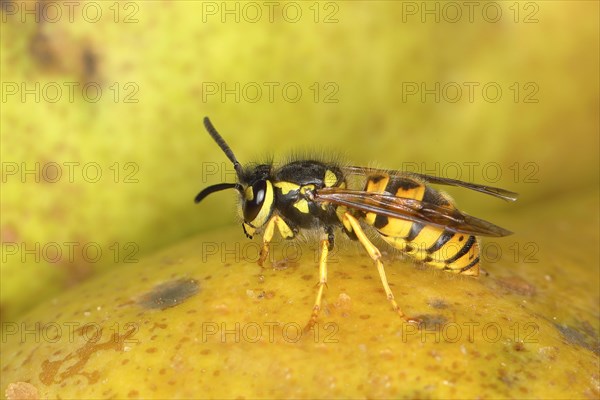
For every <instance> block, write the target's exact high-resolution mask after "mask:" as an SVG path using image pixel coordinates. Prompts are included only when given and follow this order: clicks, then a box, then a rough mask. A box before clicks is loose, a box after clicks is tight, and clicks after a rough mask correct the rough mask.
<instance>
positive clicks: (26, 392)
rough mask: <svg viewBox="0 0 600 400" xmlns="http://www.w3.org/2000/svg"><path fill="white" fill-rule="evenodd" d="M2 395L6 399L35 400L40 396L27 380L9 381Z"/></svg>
mask: <svg viewBox="0 0 600 400" xmlns="http://www.w3.org/2000/svg"><path fill="white" fill-rule="evenodd" d="M4 395H5V396H6V398H7V399H8V400H17V399H18V400H37V399H39V398H40V395H39V392H38V390H37V388H36V387H35V386H33V385H32V384H31V383H27V382H15V383H9V384H8V386H7V388H6V391H5V392H4Z"/></svg>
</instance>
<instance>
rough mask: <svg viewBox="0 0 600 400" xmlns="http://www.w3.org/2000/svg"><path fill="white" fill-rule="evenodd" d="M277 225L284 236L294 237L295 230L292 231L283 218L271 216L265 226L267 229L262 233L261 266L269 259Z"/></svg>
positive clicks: (259, 260) (287, 237) (259, 262)
mask: <svg viewBox="0 0 600 400" xmlns="http://www.w3.org/2000/svg"><path fill="white" fill-rule="evenodd" d="M275 226H277V229H278V230H279V233H280V234H281V236H282V237H284V238H286V239H289V238H293V237H294V231H292V229H291V228H290V227H289V226H288V225H287V224H286V223H285V221H284V220H283V219H281V217H280V216H278V215H274V216H273V217H271V219H270V220H269V221H268V222H267V225H266V226H265V230H264V232H263V235H262V236H263V245H262V248H261V249H260V257H259V258H258V265H260V266H261V267H262V265H263V263H264V262H265V260H266V259H267V257H268V256H269V243H270V242H271V239H273V234H274V233H275Z"/></svg>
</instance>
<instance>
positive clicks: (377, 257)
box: [344, 213, 419, 323]
mask: <svg viewBox="0 0 600 400" xmlns="http://www.w3.org/2000/svg"><path fill="white" fill-rule="evenodd" d="M344 219H345V220H346V221H348V223H349V224H350V225H351V226H352V230H353V231H354V233H355V234H356V237H357V238H358V240H359V241H360V243H361V244H362V245H363V247H364V248H365V250H366V251H367V253H369V256H370V257H371V259H373V261H375V263H376V264H377V271H378V272H379V278H380V279H381V283H382V284H383V290H385V294H386V296H387V298H388V300H389V301H390V303H391V304H392V308H393V309H394V311H396V312H397V313H398V315H399V316H400V318H402V319H404V320H405V321H407V322H411V323H419V320H418V319H415V318H410V317H408V316H407V315H406V314H404V312H402V309H401V308H400V306H399V305H398V303H396V300H395V299H394V294H393V293H392V290H391V289H390V285H389V284H388V281H387V277H386V275H385V270H384V269H383V263H382V262H381V252H380V251H379V249H378V248H377V247H375V245H374V244H373V243H371V241H370V240H369V238H367V235H365V232H364V231H363V229H362V227H361V226H360V223H359V222H358V220H357V219H356V218H354V217H353V216H352V215H350V214H348V213H345V214H344Z"/></svg>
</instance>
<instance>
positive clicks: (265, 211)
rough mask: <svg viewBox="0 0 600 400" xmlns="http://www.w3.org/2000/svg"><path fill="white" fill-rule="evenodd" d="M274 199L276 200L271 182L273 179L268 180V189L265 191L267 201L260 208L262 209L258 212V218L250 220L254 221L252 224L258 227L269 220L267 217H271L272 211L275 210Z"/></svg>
mask: <svg viewBox="0 0 600 400" xmlns="http://www.w3.org/2000/svg"><path fill="white" fill-rule="evenodd" d="M274 201H275V195H274V193H273V185H272V184H271V181H267V190H266V192H265V201H264V202H263V205H262V207H261V208H260V211H259V212H258V215H257V216H256V218H254V219H253V220H252V221H250V222H251V223H252V225H254V226H256V227H260V226H263V225H264V224H265V223H266V222H267V219H268V218H269V216H270V215H271V211H272V210H273V202H274Z"/></svg>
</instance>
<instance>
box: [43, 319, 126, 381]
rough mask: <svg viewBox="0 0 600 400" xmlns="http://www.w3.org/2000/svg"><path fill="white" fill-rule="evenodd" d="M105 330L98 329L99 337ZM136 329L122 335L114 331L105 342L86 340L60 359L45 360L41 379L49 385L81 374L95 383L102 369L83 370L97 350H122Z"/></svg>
mask: <svg viewBox="0 0 600 400" xmlns="http://www.w3.org/2000/svg"><path fill="white" fill-rule="evenodd" d="M103 330H104V328H100V329H99V330H98V331H99V337H102V331H103ZM136 331H137V329H131V330H129V331H126V332H125V333H123V334H122V335H119V334H118V333H114V334H112V335H111V336H110V338H108V340H107V341H106V342H103V343H97V342H92V341H90V340H86V342H85V344H84V345H83V346H82V347H81V348H79V349H77V350H75V351H73V352H71V353H69V354H67V355H66V356H65V357H64V358H62V359H60V360H57V361H50V360H47V359H46V360H44V361H43V362H42V372H41V373H40V375H39V378H40V381H41V382H42V383H43V384H44V385H47V386H49V385H51V384H54V383H62V382H65V380H66V379H68V378H71V377H74V376H76V375H81V376H83V377H84V378H86V379H87V380H88V384H94V383H96V382H98V380H99V379H100V371H97V370H96V371H91V372H87V371H84V370H83V368H84V367H85V365H86V364H87V362H88V360H89V359H90V357H91V356H92V355H93V354H95V353H96V352H99V351H103V350H113V351H121V352H122V351H123V348H124V347H125V341H126V340H127V339H128V338H129V337H130V336H132V335H133V334H134V333H135V332H136ZM61 371H62V372H61Z"/></svg>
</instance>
